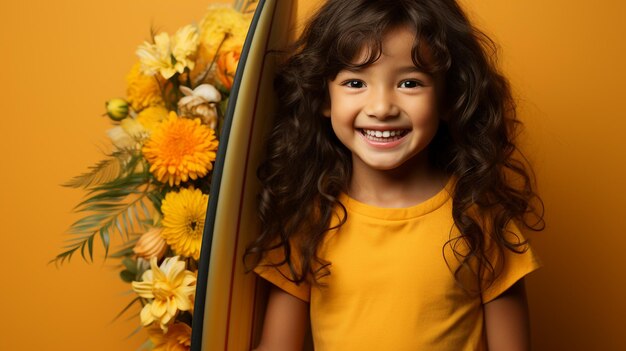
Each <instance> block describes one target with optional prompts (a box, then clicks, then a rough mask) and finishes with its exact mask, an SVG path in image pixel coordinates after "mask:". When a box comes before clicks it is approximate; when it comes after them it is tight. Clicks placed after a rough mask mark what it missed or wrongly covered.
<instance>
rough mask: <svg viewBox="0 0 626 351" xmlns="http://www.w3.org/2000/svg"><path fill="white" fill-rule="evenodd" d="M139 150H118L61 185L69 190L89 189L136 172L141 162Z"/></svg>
mask: <svg viewBox="0 0 626 351" xmlns="http://www.w3.org/2000/svg"><path fill="white" fill-rule="evenodd" d="M140 156H141V155H140V153H139V152H138V151H137V150H118V151H115V152H113V153H111V154H110V155H107V158H106V159H104V160H102V161H100V162H98V163H96V164H95V165H93V166H91V167H89V168H88V171H87V172H85V173H83V174H81V175H79V176H76V177H74V178H72V179H70V180H69V181H68V182H66V183H64V184H61V185H62V186H65V187H69V188H89V187H90V186H92V185H98V184H103V183H106V182H109V181H111V180H113V179H115V178H118V177H122V176H123V175H124V174H127V173H129V172H132V171H134V170H135V169H136V168H137V165H138V163H139V161H140V160H141V157H140Z"/></svg>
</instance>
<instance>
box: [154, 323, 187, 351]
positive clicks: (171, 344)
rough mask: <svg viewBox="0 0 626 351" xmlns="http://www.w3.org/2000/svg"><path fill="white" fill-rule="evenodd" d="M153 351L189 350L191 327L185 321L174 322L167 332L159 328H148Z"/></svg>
mask: <svg viewBox="0 0 626 351" xmlns="http://www.w3.org/2000/svg"><path fill="white" fill-rule="evenodd" d="M148 336H149V337H150V341H152V343H153V344H154V348H153V349H152V350H153V351H188V350H189V349H190V348H191V327H190V326H189V325H187V324H185V323H174V324H172V326H170V327H169V328H167V332H166V333H164V332H163V331H162V330H160V329H157V328H151V329H148Z"/></svg>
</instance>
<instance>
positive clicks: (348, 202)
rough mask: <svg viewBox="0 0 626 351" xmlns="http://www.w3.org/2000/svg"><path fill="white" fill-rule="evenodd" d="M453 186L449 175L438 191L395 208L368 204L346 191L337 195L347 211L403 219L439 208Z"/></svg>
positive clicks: (447, 198)
mask: <svg viewBox="0 0 626 351" xmlns="http://www.w3.org/2000/svg"><path fill="white" fill-rule="evenodd" d="M453 188H454V181H453V177H450V178H449V179H448V181H447V182H446V185H444V187H443V188H442V189H441V190H440V191H439V192H437V193H436V194H435V195H433V196H432V197H431V198H429V199H427V200H425V201H423V202H421V203H419V204H416V205H413V206H410V207H399V208H397V207H378V206H373V205H368V204H366V203H363V202H360V201H358V200H355V199H353V198H351V197H350V196H349V195H348V194H346V193H341V194H340V195H339V201H340V202H341V203H342V204H343V205H344V206H345V207H346V210H348V212H355V213H359V214H361V215H364V216H367V217H372V218H378V219H384V220H403V219H409V218H415V217H419V216H423V215H425V214H428V213H431V212H433V211H435V210H436V209H438V208H440V207H441V206H442V205H443V204H445V203H446V202H447V201H448V200H450V198H451V194H452V189H453Z"/></svg>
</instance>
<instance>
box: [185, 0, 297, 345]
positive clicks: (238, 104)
mask: <svg viewBox="0 0 626 351" xmlns="http://www.w3.org/2000/svg"><path fill="white" fill-rule="evenodd" d="M297 4H298V1H294V0H261V1H259V4H258V5H257V9H256V12H255V14H254V17H253V20H252V23H251V26H250V29H249V31H248V35H247V38H246V41H245V44H244V47H243V50H242V54H241V58H240V61H239V66H238V68H237V72H236V75H235V81H234V84H233V88H232V90H231V96H230V102H229V105H228V107H227V111H226V115H225V119H224V124H223V129H222V135H221V138H220V145H219V149H218V152H217V157H216V161H215V166H214V171H213V178H212V183H211V194H210V195H209V206H208V209H207V215H206V220H205V227H204V233H203V240H202V248H201V253H200V260H199V267H198V279H197V287H196V297H195V304H194V313H193V323H192V325H193V326H192V338H191V350H195V351H199V350H204V351H215V350H225V351H244V350H246V351H248V350H250V349H251V348H252V347H254V346H256V343H257V342H258V340H259V338H260V333H261V325H262V319H263V313H264V304H265V303H266V296H267V287H266V286H265V284H264V283H263V282H262V279H261V278H258V277H257V276H256V274H254V273H248V274H246V273H245V269H244V266H243V254H244V251H245V247H246V245H247V244H248V243H250V242H251V241H252V240H253V238H254V237H255V236H256V235H257V234H258V232H259V224H258V219H257V215H256V195H257V193H258V189H259V184H258V180H257V178H256V170H257V167H258V165H259V162H260V158H261V156H262V151H263V149H264V139H265V136H266V135H267V133H268V131H269V129H270V127H271V118H272V111H273V110H274V105H275V102H274V100H275V96H274V92H273V89H272V82H273V78H274V73H275V69H276V55H273V54H271V52H270V51H272V50H276V49H279V50H280V49H283V48H284V47H285V45H286V43H288V42H289V40H290V39H291V38H292V37H294V36H295V35H294V33H295V27H294V26H295V23H296V22H297V14H296V7H297Z"/></svg>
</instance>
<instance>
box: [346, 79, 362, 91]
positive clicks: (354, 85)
mask: <svg viewBox="0 0 626 351" xmlns="http://www.w3.org/2000/svg"><path fill="white" fill-rule="evenodd" d="M342 85H343V86H346V87H348V88H355V89H359V88H363V87H364V86H365V83H363V82H362V81H360V80H357V79H352V80H347V81H345V82H343V83H342Z"/></svg>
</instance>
